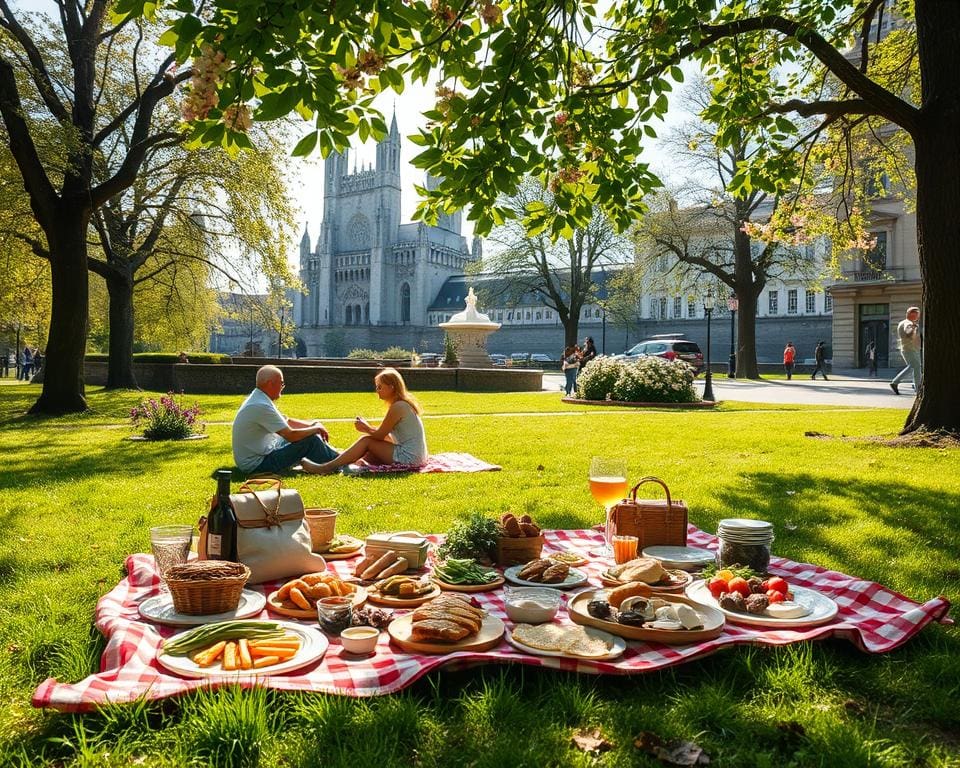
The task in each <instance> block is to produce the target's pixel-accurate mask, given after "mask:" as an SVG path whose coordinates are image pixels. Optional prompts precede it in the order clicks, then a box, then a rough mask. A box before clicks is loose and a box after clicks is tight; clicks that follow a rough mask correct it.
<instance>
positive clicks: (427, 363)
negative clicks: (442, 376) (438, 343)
mask: <svg viewBox="0 0 960 768" xmlns="http://www.w3.org/2000/svg"><path fill="white" fill-rule="evenodd" d="M438 365H440V355H438V354H437V353H436V352H421V353H420V366H421V367H422V368H436V367H437V366H438Z"/></svg>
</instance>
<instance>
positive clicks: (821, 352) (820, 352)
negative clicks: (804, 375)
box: [810, 341, 829, 381]
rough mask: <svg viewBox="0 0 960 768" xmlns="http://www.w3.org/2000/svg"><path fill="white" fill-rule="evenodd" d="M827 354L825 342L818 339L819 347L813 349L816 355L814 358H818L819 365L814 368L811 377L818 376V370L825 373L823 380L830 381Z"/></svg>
mask: <svg viewBox="0 0 960 768" xmlns="http://www.w3.org/2000/svg"><path fill="white" fill-rule="evenodd" d="M826 356H827V353H826V350H825V349H824V342H822V341H818V342H817V348H816V349H815V350H813V357H814V360H816V362H817V367H816V368H814V369H813V373H811V374H810V378H811V379H815V378H817V371H819V372H820V373H822V374H823V380H824V381H829V379H827V368H826V364H827V361H826Z"/></svg>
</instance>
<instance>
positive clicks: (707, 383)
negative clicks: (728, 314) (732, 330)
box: [703, 288, 715, 402]
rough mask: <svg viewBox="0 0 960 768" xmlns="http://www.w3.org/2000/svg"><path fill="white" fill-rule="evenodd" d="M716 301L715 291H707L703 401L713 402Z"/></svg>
mask: <svg viewBox="0 0 960 768" xmlns="http://www.w3.org/2000/svg"><path fill="white" fill-rule="evenodd" d="M714 306H715V301H714V298H713V289H712V288H708V289H707V295H706V296H704V297H703V314H705V315H706V316H707V377H706V378H705V379H704V381H703V399H704V400H710V401H711V402H713V400H714V399H715V398H714V396H713V376H712V375H711V372H710V316H711V315H712V314H713V308H714Z"/></svg>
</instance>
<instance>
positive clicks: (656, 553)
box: [643, 546, 717, 571]
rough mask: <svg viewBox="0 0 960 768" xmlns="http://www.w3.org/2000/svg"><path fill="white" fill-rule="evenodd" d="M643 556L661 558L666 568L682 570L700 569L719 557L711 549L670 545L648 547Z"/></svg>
mask: <svg viewBox="0 0 960 768" xmlns="http://www.w3.org/2000/svg"><path fill="white" fill-rule="evenodd" d="M643 556H644V557H652V558H654V559H656V560H659V561H660V563H661V565H663V567H664V568H667V569H674V570H681V571H696V570H699V569H700V568H703V566H705V565H709V564H710V563H712V562H714V561H715V560H716V557H717V555H716V553H715V552H712V551H710V550H709V549H700V548H698V547H670V546H657V547H646V548H644V550H643Z"/></svg>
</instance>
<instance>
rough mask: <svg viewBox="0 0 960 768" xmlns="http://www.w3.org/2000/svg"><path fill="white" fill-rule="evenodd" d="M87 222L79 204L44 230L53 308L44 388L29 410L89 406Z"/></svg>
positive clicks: (74, 409)
mask: <svg viewBox="0 0 960 768" xmlns="http://www.w3.org/2000/svg"><path fill="white" fill-rule="evenodd" d="M87 220H88V215H87V212H86V211H85V210H83V209H82V208H81V207H79V206H78V207H77V208H75V209H71V208H67V207H64V208H62V209H61V211H60V213H59V215H58V217H57V226H56V228H55V229H53V230H52V231H50V232H47V233H46V235H47V242H48V245H49V247H50V277H51V286H52V311H51V315H50V335H49V337H48V339H47V349H46V362H45V363H44V366H45V371H44V377H43V390H42V391H41V393H40V397H39V398H38V399H37V402H35V403H34V404H33V406H32V407H31V408H30V413H42V414H52V415H58V414H62V413H77V412H79V411H84V410H86V408H87V401H86V400H85V399H84V389H83V356H84V353H85V352H86V346H87V305H88V302H89V295H88V277H87Z"/></svg>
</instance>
